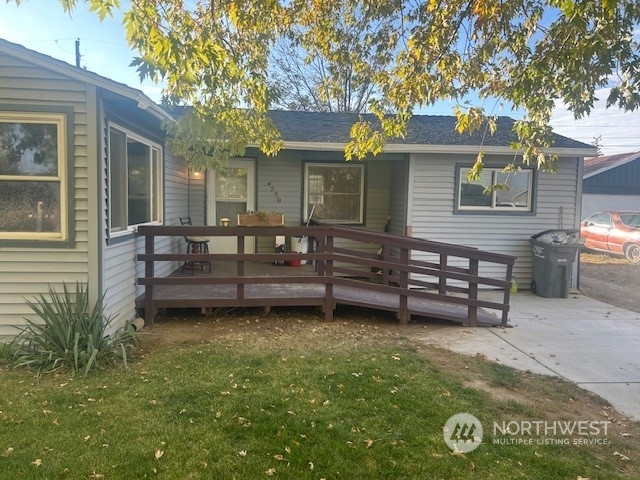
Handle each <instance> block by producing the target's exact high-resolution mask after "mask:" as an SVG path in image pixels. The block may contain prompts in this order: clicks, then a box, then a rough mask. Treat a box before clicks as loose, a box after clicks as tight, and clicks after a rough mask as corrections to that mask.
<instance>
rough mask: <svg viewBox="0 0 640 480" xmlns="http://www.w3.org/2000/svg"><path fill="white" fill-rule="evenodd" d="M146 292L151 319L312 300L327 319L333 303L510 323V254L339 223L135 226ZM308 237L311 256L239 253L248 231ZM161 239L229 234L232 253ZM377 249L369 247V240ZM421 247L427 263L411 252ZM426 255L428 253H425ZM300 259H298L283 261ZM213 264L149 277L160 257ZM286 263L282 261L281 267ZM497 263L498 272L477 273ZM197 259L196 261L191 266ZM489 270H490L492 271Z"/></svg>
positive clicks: (143, 304)
mask: <svg viewBox="0 0 640 480" xmlns="http://www.w3.org/2000/svg"><path fill="white" fill-rule="evenodd" d="M138 234H139V235H144V237H145V252H144V253H143V254H139V255H138V260H139V261H143V262H144V263H145V274H144V276H143V277H141V278H139V279H138V284H139V285H144V288H145V293H144V295H143V296H142V297H140V298H139V299H138V301H137V307H138V308H142V309H144V311H145V321H146V322H148V323H152V322H153V320H154V318H155V316H156V314H157V312H158V310H159V309H165V308H188V307H196V308H203V309H209V310H210V309H213V308H217V307H265V308H267V309H268V308H270V307H272V306H316V307H319V308H321V309H322V310H323V312H324V313H325V319H326V320H331V319H333V313H334V309H335V307H336V305H339V304H341V305H355V306H361V307H367V308H373V309H379V310H385V311H391V312H394V313H395V314H396V316H397V318H398V319H399V320H400V322H401V323H406V322H408V321H409V319H410V318H411V317H412V316H419V317H431V318H440V319H445V320H449V321H453V322H458V323H462V324H464V325H471V326H476V325H496V324H499V325H507V322H508V312H509V293H510V292H509V287H510V284H511V275H512V270H513V264H514V262H515V258H514V257H511V256H508V255H501V254H495V253H490V252H482V251H480V250H477V249H474V248H468V247H460V246H457V245H450V244H444V243H439V242H431V241H426V240H421V239H416V238H410V237H402V236H396V235H390V234H386V233H379V232H373V231H369V230H364V229H356V228H347V227H338V226H311V227H282V226H278V227H215V226H181V227H177V226H141V227H140V228H139V230H138ZM276 235H280V236H282V235H285V236H286V237H303V236H304V237H307V238H309V239H310V240H312V241H310V242H309V243H310V244H312V245H314V246H315V248H313V251H311V252H309V253H295V252H287V253H275V251H274V250H273V249H272V250H271V251H269V252H258V253H245V245H246V243H245V238H247V237H250V238H256V239H257V238H262V239H263V241H262V242H255V243H256V244H259V243H262V244H264V243H265V241H264V238H271V239H275V237H276ZM161 236H180V237H184V236H205V237H209V238H210V241H211V242H212V243H214V242H215V241H216V238H217V237H227V238H229V237H235V238H236V245H237V248H236V253H229V254H219V253H218V254H216V253H199V254H187V253H180V254H176V253H156V252H155V239H156V237H161ZM372 245H376V246H379V251H378V252H379V253H371V246H372ZM417 251H419V252H422V253H423V254H424V253H427V254H428V255H429V258H432V259H433V261H425V260H415V259H412V252H417ZM421 258H424V255H421ZM292 260H294V261H295V263H298V261H302V262H303V263H304V262H305V261H306V262H308V263H307V264H304V265H301V266H295V267H294V266H288V265H286V263H288V262H290V261H292ZM185 261H189V262H211V265H212V269H211V273H209V271H208V270H209V269H208V266H207V268H205V269H200V268H198V265H197V264H196V265H195V270H187V271H185V272H183V271H182V267H180V268H179V269H178V270H176V271H175V272H174V273H173V274H172V275H170V276H167V277H156V276H155V264H156V262H180V265H181V264H182V263H183V262H185ZM282 263H285V265H283V264H282ZM486 264H490V265H491V266H492V267H495V266H496V265H499V266H501V267H502V272H503V274H502V275H500V277H499V278H496V277H495V276H491V277H489V276H484V275H482V274H481V271H482V270H483V267H484V266H485V265H486ZM192 266H194V265H192ZM490 270H491V271H495V268H491V269H490ZM487 288H488V289H494V290H495V289H498V290H503V292H504V294H503V298H502V301H501V302H497V301H488V300H483V299H479V298H478V290H479V289H487Z"/></svg>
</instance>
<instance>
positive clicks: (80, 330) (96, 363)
mask: <svg viewBox="0 0 640 480" xmlns="http://www.w3.org/2000/svg"><path fill="white" fill-rule="evenodd" d="M103 302H104V295H103V296H102V297H101V298H100V299H99V300H98V301H97V302H96V303H95V305H93V306H90V305H89V289H88V287H87V286H85V285H83V284H82V283H80V282H77V283H76V288H75V292H72V291H70V289H69V288H68V287H67V285H66V284H63V292H62V293H58V292H56V291H54V289H53V288H51V287H49V298H47V297H45V296H44V295H42V294H41V295H40V296H39V298H37V299H36V301H35V302H31V301H28V300H27V304H28V305H29V307H31V309H32V310H33V311H34V312H35V313H36V314H37V315H38V317H39V319H40V321H38V322H34V321H31V320H29V319H25V320H26V321H27V326H26V327H25V328H24V329H23V330H22V331H21V332H20V333H19V334H18V335H17V336H16V338H15V339H14V340H13V342H12V344H11V349H12V354H11V356H12V358H11V362H10V363H11V364H12V365H13V366H14V367H19V366H27V367H32V368H35V369H37V370H38V374H43V373H49V372H54V371H56V370H60V369H64V368H68V369H70V370H71V373H72V375H74V376H75V375H77V374H78V373H80V372H83V374H84V375H87V373H89V371H91V370H92V369H98V368H100V367H101V366H102V365H103V364H114V363H116V362H118V361H120V360H121V361H122V362H123V364H124V366H125V368H127V348H129V347H130V346H132V344H133V343H134V341H135V339H136V336H135V331H134V329H133V327H131V326H130V325H126V326H125V328H124V329H122V330H120V331H116V332H114V333H112V334H108V333H107V332H108V331H109V330H111V327H112V319H111V318H107V317H106V315H105V313H104V304H103Z"/></svg>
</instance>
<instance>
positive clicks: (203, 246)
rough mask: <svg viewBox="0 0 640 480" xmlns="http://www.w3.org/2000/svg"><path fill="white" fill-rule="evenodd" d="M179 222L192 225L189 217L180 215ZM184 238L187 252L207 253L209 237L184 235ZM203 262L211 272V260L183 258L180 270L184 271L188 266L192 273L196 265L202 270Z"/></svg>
mask: <svg viewBox="0 0 640 480" xmlns="http://www.w3.org/2000/svg"><path fill="white" fill-rule="evenodd" d="M180 224H181V225H193V224H192V223H191V217H180ZM184 240H185V241H186V242H187V253H209V240H210V239H209V237H197V236H185V237H184ZM205 264H206V265H208V266H209V273H211V262H210V261H209V260H198V261H195V260H185V262H184V263H183V264H182V272H184V270H185V268H190V269H191V274H192V275H193V271H194V270H195V269H196V267H200V270H204V266H205Z"/></svg>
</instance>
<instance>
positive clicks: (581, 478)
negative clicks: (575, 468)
mask: <svg viewBox="0 0 640 480" xmlns="http://www.w3.org/2000/svg"><path fill="white" fill-rule="evenodd" d="M576 480H591V479H590V478H589V477H581V476H580V475H578V477H577V478H576Z"/></svg>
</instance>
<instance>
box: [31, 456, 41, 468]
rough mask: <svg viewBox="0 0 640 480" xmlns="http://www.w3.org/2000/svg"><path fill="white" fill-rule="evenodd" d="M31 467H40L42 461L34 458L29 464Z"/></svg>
mask: <svg viewBox="0 0 640 480" xmlns="http://www.w3.org/2000/svg"><path fill="white" fill-rule="evenodd" d="M31 465H35V466H36V467H39V466H40V465H42V460H41V459H39V458H36V459H35V460H34V461H33V462H31Z"/></svg>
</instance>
